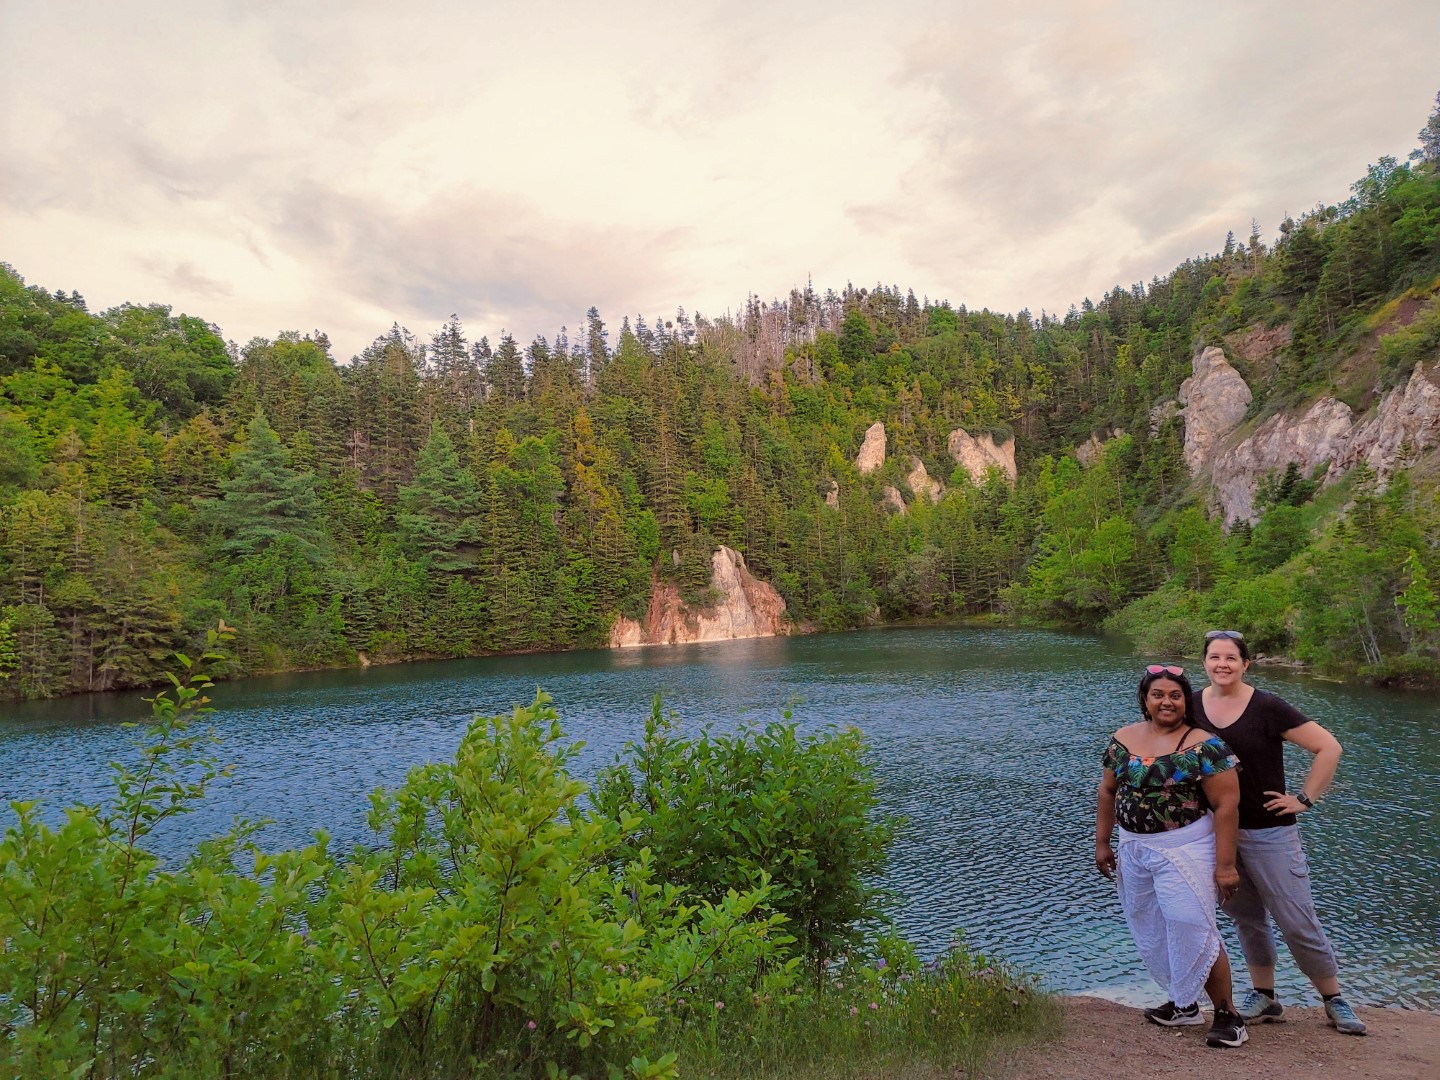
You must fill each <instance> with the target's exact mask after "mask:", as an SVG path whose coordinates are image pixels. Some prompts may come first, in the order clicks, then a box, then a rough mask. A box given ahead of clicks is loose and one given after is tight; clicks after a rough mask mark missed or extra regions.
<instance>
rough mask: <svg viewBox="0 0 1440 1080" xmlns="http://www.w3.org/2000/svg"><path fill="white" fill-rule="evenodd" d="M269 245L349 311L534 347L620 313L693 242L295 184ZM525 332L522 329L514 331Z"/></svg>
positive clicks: (465, 202) (473, 193)
mask: <svg viewBox="0 0 1440 1080" xmlns="http://www.w3.org/2000/svg"><path fill="white" fill-rule="evenodd" d="M271 212H272V214H273V217H272V219H271V221H270V222H269V228H268V230H267V231H268V234H269V235H270V237H271V239H272V242H273V243H276V244H278V245H281V246H283V247H284V248H285V254H286V255H287V256H289V257H292V258H298V257H300V256H302V255H303V256H304V257H305V258H307V259H312V260H316V261H318V262H320V263H321V264H323V265H326V266H328V267H331V268H333V270H332V276H331V279H330V280H331V284H332V286H333V287H335V288H337V289H339V290H341V291H342V292H343V293H344V294H345V295H348V296H350V297H352V298H353V299H355V300H356V301H359V302H362V303H365V304H368V305H373V306H375V307H380V308H387V307H388V308H390V309H391V310H398V311H402V312H416V313H429V314H430V317H431V318H432V319H433V320H434V322H435V324H436V325H438V324H439V322H440V321H441V320H443V319H444V318H445V316H446V315H447V314H448V313H450V312H458V313H461V314H462V315H463V316H464V319H465V321H466V322H469V323H476V322H477V321H478V322H482V323H487V324H490V325H493V321H494V320H497V319H499V320H505V321H507V322H508V323H509V326H510V328H511V329H512V330H519V331H521V332H523V333H526V334H527V336H532V335H533V333H536V332H544V333H550V332H553V331H554V330H555V329H556V328H557V327H558V326H559V325H560V324H561V322H562V321H566V320H568V321H569V322H570V324H571V325H574V324H575V323H576V322H577V321H578V319H579V318H580V317H581V315H582V314H583V313H584V311H585V310H586V309H587V308H588V307H590V306H591V305H592V304H598V305H600V306H602V307H606V306H608V307H609V308H610V309H611V310H616V309H621V310H623V308H624V305H625V303H626V301H627V300H630V299H632V298H633V297H635V296H636V295H637V294H639V293H642V292H644V291H645V290H646V289H647V288H648V284H647V282H648V279H650V278H651V277H652V276H654V275H657V274H658V275H659V276H661V277H664V276H665V273H666V263H667V261H668V259H669V258H670V257H671V256H672V255H673V254H674V253H676V252H679V251H683V250H685V249H686V248H687V247H688V246H689V244H690V243H691V241H692V239H693V238H692V236H691V235H690V231H689V230H688V229H685V228H670V229H661V230H656V229H633V228H627V227H620V226H605V227H601V226H593V225H589V224H586V223H583V222H576V221H572V220H563V219H557V218H556V217H555V216H553V215H550V214H547V213H546V212H545V211H544V210H542V209H541V208H539V207H537V206H535V205H534V204H532V203H530V202H528V201H527V200H525V199H524V198H522V197H519V196H516V195H513V194H509V193H504V192H495V191H484V190H469V191H458V192H453V193H450V194H448V195H446V196H445V197H442V198H438V199H435V200H432V201H430V202H426V203H424V204H422V205H420V206H417V207H415V208H413V209H410V210H407V211H405V212H396V211H395V210H393V209H391V208H388V207H386V206H383V205H376V204H375V203H373V202H371V201H368V200H365V199H361V198H357V197H355V196H348V195H345V194H342V193H339V192H336V191H334V190H332V189H327V188H323V187H320V186H318V185H317V184H314V183H309V182H300V183H297V184H296V185H294V186H293V187H291V188H290V189H288V190H285V191H283V192H281V193H279V197H278V199H277V200H276V202H275V204H274V205H273V207H272V208H271ZM521 320H525V321H527V322H528V328H527V327H523V326H521V325H519V323H520V321H521Z"/></svg>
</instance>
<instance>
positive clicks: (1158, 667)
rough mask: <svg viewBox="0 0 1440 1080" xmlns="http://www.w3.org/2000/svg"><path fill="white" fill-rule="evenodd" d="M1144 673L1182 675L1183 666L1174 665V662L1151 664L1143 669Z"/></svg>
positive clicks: (1183, 671)
mask: <svg viewBox="0 0 1440 1080" xmlns="http://www.w3.org/2000/svg"><path fill="white" fill-rule="evenodd" d="M1145 674H1146V675H1184V674H1185V669H1184V668H1183V667H1176V666H1175V665H1174V664H1151V665H1150V666H1149V667H1147V668H1146V669H1145Z"/></svg>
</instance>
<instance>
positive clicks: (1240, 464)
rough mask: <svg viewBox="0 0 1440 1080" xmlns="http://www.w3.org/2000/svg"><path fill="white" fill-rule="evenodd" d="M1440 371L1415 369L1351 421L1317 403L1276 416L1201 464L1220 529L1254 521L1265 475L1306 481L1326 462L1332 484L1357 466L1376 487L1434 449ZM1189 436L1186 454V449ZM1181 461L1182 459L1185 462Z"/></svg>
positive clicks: (1439, 421) (1330, 402)
mask: <svg viewBox="0 0 1440 1080" xmlns="http://www.w3.org/2000/svg"><path fill="white" fill-rule="evenodd" d="M1437 376H1440V367H1435V366H1432V368H1431V369H1430V370H1429V371H1428V372H1427V371H1426V369H1425V367H1424V365H1421V366H1419V367H1417V368H1416V369H1415V371H1414V372H1412V373H1411V375H1410V378H1409V379H1408V380H1406V382H1405V384H1404V385H1403V386H1400V387H1397V388H1395V389H1394V390H1391V391H1390V392H1388V393H1387V394H1386V395H1385V396H1384V397H1382V398H1381V399H1380V402H1379V404H1378V405H1376V407H1375V409H1374V410H1373V411H1372V412H1371V413H1369V414H1367V415H1366V416H1365V417H1363V418H1361V419H1360V420H1359V421H1358V422H1357V421H1356V420H1355V418H1354V414H1353V413H1352V411H1351V409H1350V406H1348V405H1346V404H1345V403H1344V402H1343V401H1337V400H1336V399H1335V398H1333V397H1323V398H1321V399H1320V400H1318V401H1316V402H1315V403H1314V404H1313V405H1311V406H1310V408H1309V409H1307V410H1306V411H1305V413H1304V415H1303V416H1300V417H1298V418H1296V417H1291V416H1285V415H1277V416H1272V417H1270V418H1269V419H1268V420H1266V421H1265V422H1264V423H1263V424H1261V425H1260V426H1259V427H1258V428H1256V429H1255V431H1254V432H1253V433H1252V434H1251V435H1249V436H1248V437H1247V438H1245V439H1244V440H1242V441H1240V442H1239V443H1237V444H1236V445H1234V446H1232V447H1230V448H1228V449H1225V450H1223V451H1220V452H1219V453H1217V454H1215V455H1214V456H1213V457H1212V458H1211V459H1210V461H1209V462H1208V463H1207V464H1208V466H1209V468H1208V471H1209V473H1210V478H1211V483H1212V484H1213V485H1214V487H1215V494H1216V497H1217V499H1218V501H1219V503H1220V508H1221V510H1222V512H1223V513H1224V515H1225V523H1226V525H1232V524H1234V523H1235V522H1237V521H1254V520H1255V518H1256V513H1255V505H1254V499H1255V485H1256V484H1257V483H1258V482H1259V480H1260V478H1261V477H1263V476H1265V475H1266V474H1267V473H1272V472H1275V471H1277V470H1281V469H1284V468H1285V467H1286V466H1288V465H1290V464H1292V463H1293V464H1295V465H1296V466H1298V467H1299V469H1300V471H1301V472H1303V473H1307V474H1308V473H1311V472H1314V471H1315V470H1316V469H1318V468H1319V467H1320V466H1321V465H1324V464H1325V463H1326V462H1328V463H1329V467H1328V469H1327V470H1326V472H1325V478H1324V479H1325V482H1326V483H1332V482H1333V481H1335V480H1337V479H1339V478H1340V477H1341V476H1343V475H1344V474H1345V473H1346V472H1347V471H1349V470H1350V469H1351V468H1353V467H1354V466H1355V465H1358V464H1360V463H1361V462H1364V463H1365V464H1366V465H1368V466H1369V467H1370V468H1372V469H1373V470H1375V473H1376V475H1377V476H1378V477H1379V478H1380V479H1381V480H1382V481H1384V480H1385V479H1387V478H1388V477H1389V476H1390V475H1391V474H1392V473H1393V472H1394V471H1395V470H1396V469H1397V468H1403V467H1404V466H1405V465H1407V464H1408V463H1409V459H1408V458H1407V457H1406V456H1405V455H1406V453H1407V452H1408V453H1410V454H1419V453H1421V452H1423V451H1425V450H1427V449H1429V448H1430V447H1432V446H1436V445H1440V377H1437ZM1189 442H1190V439H1189V432H1188V430H1187V432H1186V447H1187V450H1188V448H1189ZM1187 457H1188V454H1187Z"/></svg>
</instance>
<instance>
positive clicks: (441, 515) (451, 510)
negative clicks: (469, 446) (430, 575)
mask: <svg viewBox="0 0 1440 1080" xmlns="http://www.w3.org/2000/svg"><path fill="white" fill-rule="evenodd" d="M482 508H483V499H482V497H481V494H480V489H479V486H478V485H477V484H476V483H475V477H474V475H473V474H471V472H470V470H469V469H467V468H466V467H465V466H464V465H463V464H462V463H461V461H460V455H459V454H458V453H456V451H455V444H454V443H452V442H451V441H450V436H449V435H447V434H445V429H444V428H443V427H441V426H440V425H439V424H438V423H437V424H435V425H434V427H432V428H431V429H430V438H429V440H428V441H427V442H426V443H425V446H424V449H422V450H421V451H420V456H419V457H418V458H417V459H416V461H415V480H414V482H413V483H411V484H409V485H407V486H406V487H402V488H401V489H400V506H399V509H398V510H397V511H396V514H395V523H396V524H397V525H399V527H400V531H401V534H402V535H403V536H404V537H405V539H406V541H407V542H408V543H409V544H410V545H411V547H413V548H414V549H415V550H416V551H417V552H418V553H419V554H421V555H423V556H424V557H425V558H427V559H429V561H430V566H431V568H432V569H434V570H438V571H440V572H441V573H466V572H468V571H471V570H473V569H474V568H475V559H476V550H475V544H476V543H477V541H478V540H479V537H480V518H479V515H480V513H481V510H482Z"/></svg>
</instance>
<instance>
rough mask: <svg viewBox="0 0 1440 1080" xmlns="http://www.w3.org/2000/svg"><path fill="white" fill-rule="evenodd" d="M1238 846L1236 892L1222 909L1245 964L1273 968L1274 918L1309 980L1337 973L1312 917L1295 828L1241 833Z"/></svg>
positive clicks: (1305, 867)
mask: <svg viewBox="0 0 1440 1080" xmlns="http://www.w3.org/2000/svg"><path fill="white" fill-rule="evenodd" d="M1236 848H1237V855H1238V857H1237V860H1236V861H1237V863H1238V864H1239V869H1240V888H1239V889H1237V890H1236V891H1235V895H1233V896H1232V897H1230V899H1229V900H1227V901H1226V902H1225V903H1223V904H1222V905H1221V906H1222V907H1223V908H1224V909H1225V912H1226V914H1228V915H1229V916H1230V917H1231V918H1232V919H1234V920H1235V928H1236V930H1238V931H1239V933H1240V947H1241V948H1242V949H1243V950H1244V951H1245V961H1246V963H1248V964H1253V965H1255V966H1257V967H1270V968H1273V967H1274V966H1275V960H1276V958H1277V953H1276V951H1275V935H1274V933H1273V932H1272V931H1271V928H1270V920H1271V919H1273V920H1274V922H1275V926H1277V927H1279V928H1280V932H1281V933H1282V934H1284V935H1285V944H1286V945H1287V946H1288V947H1289V949H1290V955H1291V956H1293V957H1294V958H1295V963H1296V965H1297V966H1298V967H1299V968H1300V970H1301V971H1303V972H1304V973H1305V975H1306V977H1307V978H1309V979H1310V981H1311V982H1314V981H1315V980H1317V979H1324V978H1329V977H1331V976H1334V975H1337V974H1339V970H1340V969H1339V966H1338V965H1337V964H1336V963H1335V950H1334V948H1332V947H1331V945H1330V939H1329V938H1328V937H1327V936H1326V935H1325V929H1324V927H1322V926H1321V925H1320V917H1319V916H1318V915H1316V913H1315V900H1314V897H1312V896H1311V893H1310V864H1309V863H1307V862H1306V861H1305V849H1304V848H1302V847H1301V846H1300V830H1299V829H1298V828H1297V827H1296V826H1294V825H1282V826H1280V827H1279V828H1275V829H1241V830H1240V831H1239V834H1238V835H1237V837H1236ZM1267 915H1268V918H1267Z"/></svg>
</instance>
